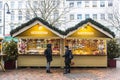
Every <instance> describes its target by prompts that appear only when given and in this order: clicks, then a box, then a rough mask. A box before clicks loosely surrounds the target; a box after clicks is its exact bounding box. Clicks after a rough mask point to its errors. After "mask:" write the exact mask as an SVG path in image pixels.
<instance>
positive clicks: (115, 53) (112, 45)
mask: <svg viewBox="0 0 120 80" xmlns="http://www.w3.org/2000/svg"><path fill="white" fill-rule="evenodd" d="M107 56H108V67H116V59H115V58H118V57H119V56H120V47H119V44H117V41H116V40H115V39H111V40H109V41H108V42H107Z"/></svg>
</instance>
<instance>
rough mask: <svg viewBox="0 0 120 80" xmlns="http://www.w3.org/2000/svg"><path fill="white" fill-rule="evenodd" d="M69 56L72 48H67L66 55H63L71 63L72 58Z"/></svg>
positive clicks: (66, 61)
mask: <svg viewBox="0 0 120 80" xmlns="http://www.w3.org/2000/svg"><path fill="white" fill-rule="evenodd" d="M69 56H70V50H69V49H67V50H66V51H65V55H63V57H65V63H68V64H70V63H71V59H70V57H69Z"/></svg>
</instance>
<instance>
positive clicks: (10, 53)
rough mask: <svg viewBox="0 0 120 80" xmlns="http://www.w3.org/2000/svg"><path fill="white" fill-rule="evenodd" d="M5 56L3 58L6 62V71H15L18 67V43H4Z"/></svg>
mask: <svg viewBox="0 0 120 80" xmlns="http://www.w3.org/2000/svg"><path fill="white" fill-rule="evenodd" d="M2 50H3V54H6V56H5V57H4V58H3V60H4V62H5V65H4V66H5V69H14V68H15V67H16V66H15V64H16V60H17V56H18V49H17V43H16V42H15V41H13V40H11V41H10V42H3V48H2Z"/></svg>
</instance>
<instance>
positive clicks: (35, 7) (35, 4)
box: [33, 1, 38, 9]
mask: <svg viewBox="0 0 120 80" xmlns="http://www.w3.org/2000/svg"><path fill="white" fill-rule="evenodd" d="M37 6H38V2H37V1H33V8H34V9H37Z"/></svg>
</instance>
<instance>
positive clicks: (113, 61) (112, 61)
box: [108, 59, 116, 68]
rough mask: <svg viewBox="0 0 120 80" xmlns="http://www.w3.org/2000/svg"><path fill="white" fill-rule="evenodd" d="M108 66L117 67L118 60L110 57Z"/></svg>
mask: <svg viewBox="0 0 120 80" xmlns="http://www.w3.org/2000/svg"><path fill="white" fill-rule="evenodd" d="M108 67H112V68H115V67H116V60H115V59H109V60H108Z"/></svg>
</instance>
